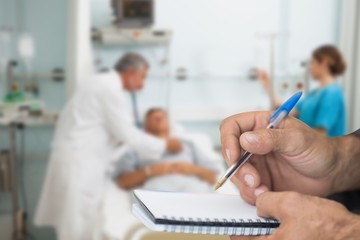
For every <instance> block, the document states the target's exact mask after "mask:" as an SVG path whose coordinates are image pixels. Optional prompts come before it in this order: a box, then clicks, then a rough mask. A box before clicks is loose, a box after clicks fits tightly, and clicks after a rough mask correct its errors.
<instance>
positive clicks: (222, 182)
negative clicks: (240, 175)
mask: <svg viewBox="0 0 360 240" xmlns="http://www.w3.org/2000/svg"><path fill="white" fill-rule="evenodd" d="M225 182H226V178H222V179H221V180H219V181H218V182H217V183H216V184H215V186H214V190H215V191H216V190H218V189H219V188H220V187H221V186H222V185H224V183H225Z"/></svg>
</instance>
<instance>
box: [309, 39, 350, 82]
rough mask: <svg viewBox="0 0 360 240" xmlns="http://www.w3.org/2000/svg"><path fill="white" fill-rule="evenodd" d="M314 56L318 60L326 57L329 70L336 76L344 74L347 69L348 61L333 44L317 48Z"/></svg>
mask: <svg viewBox="0 0 360 240" xmlns="http://www.w3.org/2000/svg"><path fill="white" fill-rule="evenodd" d="M313 58H314V59H316V60H317V61H318V62H322V61H324V60H325V59H326V60H327V61H328V67H329V71H330V73H331V75H333V76H334V77H336V76H339V75H342V74H343V73H344V72H345V70H346V62H345V60H344V58H343V56H342V54H341V53H340V51H339V50H338V49H337V48H336V47H335V46H333V45H323V46H321V47H319V48H317V49H315V51H314V52H313Z"/></svg>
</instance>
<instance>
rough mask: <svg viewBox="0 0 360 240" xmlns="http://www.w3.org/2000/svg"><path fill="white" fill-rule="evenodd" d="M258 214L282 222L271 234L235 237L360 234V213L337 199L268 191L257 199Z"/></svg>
mask: <svg viewBox="0 0 360 240" xmlns="http://www.w3.org/2000/svg"><path fill="white" fill-rule="evenodd" d="M256 207H257V211H258V215H259V216H261V217H266V218H274V219H277V220H279V221H280V222H281V224H280V227H279V228H277V229H276V230H275V231H274V232H273V233H272V234H271V235H268V236H260V237H231V240H273V239H274V240H275V239H276V240H288V239H292V240H295V239H296V240H309V239H310V240H312V239H316V240H328V239H333V240H345V239H358V237H359V236H360V217H359V216H357V215H354V214H351V213H350V212H348V211H347V210H346V209H345V208H344V207H343V206H342V205H341V204H339V203H336V202H334V201H330V200H326V199H322V198H318V197H311V196H307V195H302V194H299V193H295V192H279V193H273V192H265V193H261V194H260V195H259V196H258V197H257V199H256Z"/></svg>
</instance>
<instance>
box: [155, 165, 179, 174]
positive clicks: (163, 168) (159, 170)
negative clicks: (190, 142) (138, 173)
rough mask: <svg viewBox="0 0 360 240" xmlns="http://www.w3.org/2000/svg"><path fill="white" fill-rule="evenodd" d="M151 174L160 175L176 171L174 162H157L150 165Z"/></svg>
mask: <svg viewBox="0 0 360 240" xmlns="http://www.w3.org/2000/svg"><path fill="white" fill-rule="evenodd" d="M150 172H151V175H152V176H162V175H166V174H172V173H175V172H176V168H175V165H174V163H159V164H155V165H151V166H150Z"/></svg>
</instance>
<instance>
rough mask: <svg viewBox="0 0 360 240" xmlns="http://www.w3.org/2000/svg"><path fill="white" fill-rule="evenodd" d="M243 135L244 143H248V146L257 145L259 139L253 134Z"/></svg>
mask: <svg viewBox="0 0 360 240" xmlns="http://www.w3.org/2000/svg"><path fill="white" fill-rule="evenodd" d="M244 134H245V139H246V141H248V143H250V144H258V143H259V138H258V136H256V135H255V134H253V133H244Z"/></svg>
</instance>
